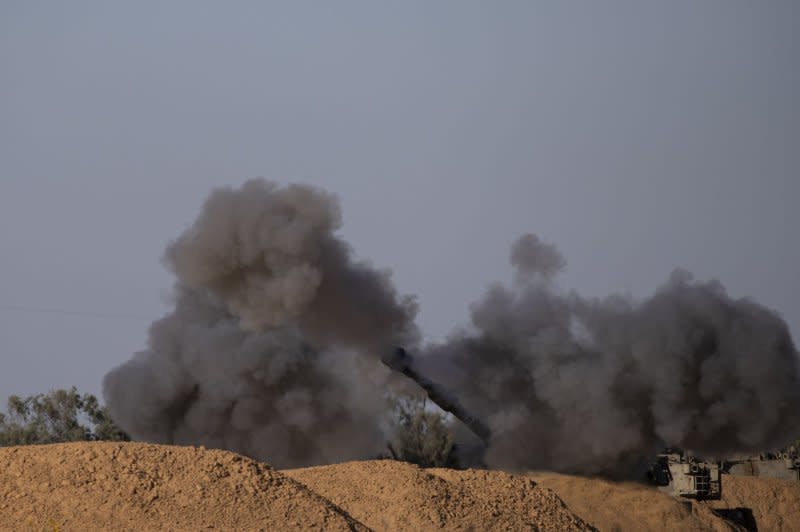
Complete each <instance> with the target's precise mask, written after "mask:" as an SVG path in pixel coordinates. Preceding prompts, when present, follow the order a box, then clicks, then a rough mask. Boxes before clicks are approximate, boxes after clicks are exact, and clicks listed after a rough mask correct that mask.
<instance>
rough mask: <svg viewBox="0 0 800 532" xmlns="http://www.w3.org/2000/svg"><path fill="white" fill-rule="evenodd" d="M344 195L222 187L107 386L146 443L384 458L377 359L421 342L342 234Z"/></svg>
mask: <svg viewBox="0 0 800 532" xmlns="http://www.w3.org/2000/svg"><path fill="white" fill-rule="evenodd" d="M340 223H341V221H340V213H339V208H338V203H337V201H336V200H335V198H334V197H332V196H330V195H329V194H327V193H325V192H324V191H321V190H318V189H314V188H311V187H307V186H299V185H289V186H287V187H279V186H278V185H276V184H274V183H270V182H267V181H264V180H252V181H249V182H247V183H246V184H245V185H244V186H243V187H241V188H240V189H237V190H233V189H219V190H216V191H214V192H213V193H212V194H211V196H210V197H209V198H208V200H207V201H206V204H205V206H204V207H203V210H202V212H201V214H200V216H199V218H198V219H197V220H196V221H195V223H194V225H193V226H192V227H190V228H189V229H188V230H187V231H186V232H184V233H183V234H182V235H181V236H180V237H179V238H178V239H177V240H176V241H174V242H172V243H171V244H170V245H169V246H168V248H167V252H166V256H165V262H166V263H167V265H168V266H169V267H171V268H172V269H173V270H174V272H175V274H176V275H177V278H178V283H177V287H176V304H175V310H174V311H173V312H172V313H171V314H169V315H168V316H166V317H165V318H163V319H161V320H159V321H157V322H155V323H154V324H153V325H152V327H151V329H150V335H149V342H148V343H149V345H148V349H147V350H145V351H142V352H140V353H137V354H136V355H135V356H134V357H133V358H132V359H131V360H130V361H128V362H127V363H125V364H123V365H122V366H120V367H118V368H116V369H114V370H112V371H111V372H110V373H109V374H108V375H106V377H105V379H104V382H103V394H104V396H105V399H106V402H107V403H108V406H109V409H110V411H111V415H112V417H113V419H114V420H115V421H116V422H117V423H118V424H119V425H121V426H122V427H123V428H124V429H125V430H127V431H129V433H130V434H131V435H132V436H133V437H135V438H137V439H144V440H148V441H154V442H164V443H186V444H188V443H192V444H204V445H207V446H211V447H222V448H227V449H231V450H235V451H238V452H242V453H245V454H248V455H250V456H254V457H257V458H261V459H264V460H268V461H269V462H270V463H272V464H275V465H279V466H282V467H286V466H296V465H307V464H313V463H323V462H328V461H334V460H341V459H348V458H362V457H365V456H371V455H374V454H377V452H379V451H380V450H381V449H382V446H383V445H384V444H385V440H384V438H383V434H382V432H381V420H382V418H383V415H384V411H385V409H384V408H383V390H382V385H383V383H384V381H385V379H386V377H387V375H386V373H387V372H386V371H385V369H383V368H382V367H381V366H380V363H379V358H378V357H379V355H380V353H381V352H383V351H385V350H386V349H389V348H391V347H392V346H393V345H395V344H397V343H403V342H412V343H413V342H414V341H415V338H416V333H415V329H414V325H413V318H414V314H415V312H416V308H415V304H414V301H413V300H412V299H410V298H400V297H398V296H397V294H396V293H395V290H394V288H393V287H392V285H391V283H390V280H389V273H388V272H382V271H377V270H375V269H373V268H372V267H370V266H369V265H368V264H365V263H361V262H355V261H354V260H353V259H352V258H351V253H350V251H349V249H348V247H347V245H346V244H345V243H344V242H343V241H342V240H340V239H339V238H337V237H336V236H335V235H334V232H335V231H336V229H338V227H339V225H340Z"/></svg>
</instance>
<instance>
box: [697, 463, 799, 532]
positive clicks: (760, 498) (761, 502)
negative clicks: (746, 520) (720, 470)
mask: <svg viewBox="0 0 800 532" xmlns="http://www.w3.org/2000/svg"><path fill="white" fill-rule="evenodd" d="M707 504H708V505H709V506H710V507H712V508H745V509H749V510H750V512H752V516H753V519H754V521H755V524H756V526H757V527H758V530H800V482H797V481H792V480H778V479H774V478H757V477H734V476H730V475H724V476H723V477H722V500H720V501H711V502H708V503H707Z"/></svg>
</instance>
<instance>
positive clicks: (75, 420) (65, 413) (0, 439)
mask: <svg viewBox="0 0 800 532" xmlns="http://www.w3.org/2000/svg"><path fill="white" fill-rule="evenodd" d="M7 409H8V413H7V414H2V413H0V446H9V445H30V444H41V443H59V442H68V441H91V440H113V441H127V440H130V438H129V437H128V435H127V434H125V432H123V431H122V430H121V429H120V428H119V427H117V426H116V425H115V424H114V422H113V421H112V420H111V418H110V417H109V415H108V410H107V409H106V408H105V407H101V406H100V403H99V402H98V401H97V398H96V397H95V396H94V395H92V394H88V393H87V394H83V395H80V394H79V393H78V390H77V389H76V388H75V387H74V386H73V387H72V388H71V389H70V390H63V389H62V390H53V391H51V392H49V393H47V394H38V395H32V396H30V397H27V398H25V399H22V398H21V397H19V396H17V395H12V396H11V397H9V399H8V407H7Z"/></svg>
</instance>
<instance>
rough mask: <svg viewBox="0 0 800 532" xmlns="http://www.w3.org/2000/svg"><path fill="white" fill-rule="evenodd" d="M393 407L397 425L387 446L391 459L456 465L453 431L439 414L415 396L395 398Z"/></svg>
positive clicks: (421, 463) (423, 399) (447, 465)
mask: <svg viewBox="0 0 800 532" xmlns="http://www.w3.org/2000/svg"><path fill="white" fill-rule="evenodd" d="M394 410H395V415H396V419H397V427H396V430H395V438H394V442H393V443H392V444H391V445H390V449H391V451H392V455H393V457H394V458H395V459H397V460H402V461H404V462H411V463H414V464H417V465H420V466H422V467H457V465H458V464H457V460H456V457H455V453H454V452H453V451H454V446H453V434H452V431H451V428H450V424H449V423H448V420H447V417H446V416H445V415H444V414H443V413H441V412H440V411H438V410H433V409H430V408H428V403H427V399H426V398H422V399H420V398H416V397H402V398H399V399H396V400H395V401H394Z"/></svg>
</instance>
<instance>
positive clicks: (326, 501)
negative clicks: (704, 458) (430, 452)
mask: <svg viewBox="0 0 800 532" xmlns="http://www.w3.org/2000/svg"><path fill="white" fill-rule="evenodd" d="M722 494H723V498H722V500H720V501H709V502H702V503H698V502H691V503H690V502H689V501H682V500H679V499H675V498H673V497H670V496H668V495H665V494H663V493H661V492H659V491H657V490H655V489H653V488H650V487H648V486H644V485H640V484H633V483H615V482H608V481H605V480H598V479H589V478H582V477H570V476H566V475H557V474H554V473H531V474H527V475H511V474H508V473H503V472H499V471H482V470H467V471H456V470H449V469H420V468H419V467H417V466H414V465H411V464H406V463H402V462H393V461H388V460H378V461H369V462H350V463H344V464H337V465H330V466H321V467H313V468H306V469H295V470H288V471H276V470H274V469H272V468H271V467H270V466H268V465H266V464H262V463H259V462H256V461H253V460H250V459H248V458H244V457H242V456H239V455H236V454H233V453H230V452H227V451H218V450H206V449H203V448H195V447H177V446H168V445H149V444H141V443H69V444H59V445H38V446H28V447H6V448H0V530H56V529H57V530H62V531H69V530H163V529H169V530H203V529H206V530H207V529H217V530H286V529H303V530H306V529H324V530H368V529H369V528H374V529H377V530H433V529H442V528H444V529H447V530H470V529H473V530H498V529H499V530H522V529H528V530H591V529H592V527H593V526H594V527H597V528H598V529H600V530H609V531H614V530H625V531H627V530H680V531H693V530H714V531H726V530H742V528H740V527H738V526H736V525H733V524H731V523H730V522H729V521H726V520H724V519H722V518H721V517H720V516H719V515H717V514H715V512H718V513H719V514H724V515H727V516H728V517H730V516H731V515H737V516H739V517H741V516H742V515H744V516H745V517H747V518H749V519H751V522H752V526H751V527H750V528H751V529H754V527H757V529H758V530H800V524H799V523H800V483H798V482H791V481H785V480H775V479H764V478H752V477H731V476H727V475H726V476H724V477H723V488H722ZM720 510H722V511H720ZM740 522H742V521H741V520H740ZM368 527H369V528H368Z"/></svg>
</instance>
